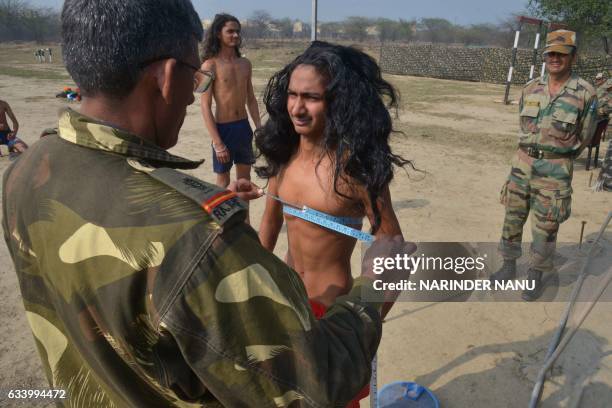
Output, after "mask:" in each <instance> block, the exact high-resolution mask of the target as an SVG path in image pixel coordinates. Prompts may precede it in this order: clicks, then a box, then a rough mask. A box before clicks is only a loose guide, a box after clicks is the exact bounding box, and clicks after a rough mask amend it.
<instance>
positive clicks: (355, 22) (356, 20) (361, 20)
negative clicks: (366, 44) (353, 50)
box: [344, 17, 370, 42]
mask: <svg viewBox="0 0 612 408" xmlns="http://www.w3.org/2000/svg"><path fill="white" fill-rule="evenodd" d="M369 25H370V21H369V20H368V19H367V18H365V17H349V18H347V19H346V20H345V21H344V32H345V34H346V36H347V37H348V38H350V39H351V40H356V41H359V42H361V41H364V40H365V39H366V37H367V35H368V34H367V32H366V29H367V28H368V26H369Z"/></svg>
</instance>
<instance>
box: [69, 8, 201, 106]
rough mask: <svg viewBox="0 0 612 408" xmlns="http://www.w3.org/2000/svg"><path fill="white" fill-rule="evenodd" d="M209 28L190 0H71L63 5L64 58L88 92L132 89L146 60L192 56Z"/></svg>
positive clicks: (118, 95)
mask: <svg viewBox="0 0 612 408" xmlns="http://www.w3.org/2000/svg"><path fill="white" fill-rule="evenodd" d="M203 33H204V30H203V28H202V23H201V21H200V18H199V17H198V13H196V11H195V10H194V8H193V5H192V4H191V1H190V0H66V1H65V2H64V6H63V8H62V43H63V49H62V51H63V56H64V63H65V65H66V69H67V70H68V72H69V73H70V75H71V76H72V79H73V80H74V82H76V84H77V85H78V86H79V88H81V92H82V93H83V95H85V96H93V95H97V94H104V95H106V96H110V97H116V98H119V99H120V98H122V97H124V96H126V95H128V94H129V93H130V92H131V91H132V90H133V89H134V87H135V86H136V84H137V83H138V81H139V79H140V74H141V70H142V64H143V63H144V62H146V61H152V60H154V59H155V58H158V57H162V56H172V57H175V58H177V59H184V58H187V57H188V56H189V55H190V54H191V53H192V52H194V49H195V52H197V43H198V42H199V41H202V37H203Z"/></svg>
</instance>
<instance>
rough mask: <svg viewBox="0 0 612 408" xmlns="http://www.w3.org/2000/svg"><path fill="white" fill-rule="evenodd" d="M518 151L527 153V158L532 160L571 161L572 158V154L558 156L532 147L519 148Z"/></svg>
mask: <svg viewBox="0 0 612 408" xmlns="http://www.w3.org/2000/svg"><path fill="white" fill-rule="evenodd" d="M519 149H521V150H522V151H524V152H525V153H527V155H528V156H529V157H533V158H534V159H571V158H573V157H574V155H573V153H566V154H559V153H552V152H549V151H546V150H541V149H538V148H537V147H533V146H519Z"/></svg>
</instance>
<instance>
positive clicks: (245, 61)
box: [238, 57, 253, 70]
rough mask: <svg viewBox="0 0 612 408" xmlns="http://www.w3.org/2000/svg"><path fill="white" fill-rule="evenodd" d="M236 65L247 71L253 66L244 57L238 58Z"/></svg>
mask: <svg viewBox="0 0 612 408" xmlns="http://www.w3.org/2000/svg"><path fill="white" fill-rule="evenodd" d="M238 63H239V64H240V65H242V66H244V67H245V68H248V69H249V70H250V69H251V67H252V66H253V65H252V64H251V61H249V59H248V58H246V57H240V58H239V59H238Z"/></svg>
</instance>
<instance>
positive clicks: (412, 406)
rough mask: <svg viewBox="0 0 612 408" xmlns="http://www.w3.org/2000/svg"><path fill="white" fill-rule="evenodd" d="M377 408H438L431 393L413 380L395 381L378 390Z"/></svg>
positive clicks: (437, 403) (438, 404) (435, 399)
mask: <svg viewBox="0 0 612 408" xmlns="http://www.w3.org/2000/svg"><path fill="white" fill-rule="evenodd" d="M377 405H378V408H440V403H439V402H438V399H437V398H436V396H435V395H433V393H432V392H431V391H430V390H429V389H427V388H426V387H423V386H422V385H419V384H417V383H413V382H406V381H396V382H393V383H390V384H387V385H385V386H384V387H382V389H381V390H380V391H379V392H378V404H377Z"/></svg>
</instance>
